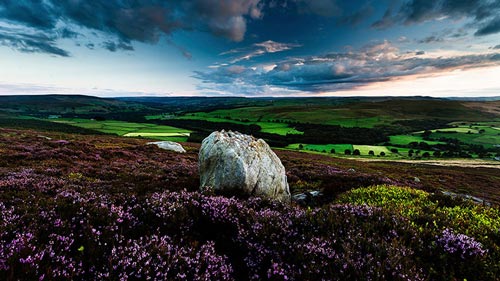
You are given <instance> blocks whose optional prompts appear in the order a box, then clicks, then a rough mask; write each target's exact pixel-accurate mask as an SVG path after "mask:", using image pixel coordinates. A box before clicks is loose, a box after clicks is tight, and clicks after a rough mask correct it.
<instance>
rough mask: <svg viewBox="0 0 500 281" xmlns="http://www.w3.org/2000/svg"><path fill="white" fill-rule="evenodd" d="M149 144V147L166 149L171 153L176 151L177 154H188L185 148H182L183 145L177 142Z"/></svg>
mask: <svg viewBox="0 0 500 281" xmlns="http://www.w3.org/2000/svg"><path fill="white" fill-rule="evenodd" d="M147 144H148V145H150V144H154V145H156V146H158V147H159V148H161V149H165V150H169V151H175V152H179V153H185V152H186V150H185V149H184V147H182V145H180V144H178V143H176V142H173V141H155V142H148V143H147Z"/></svg>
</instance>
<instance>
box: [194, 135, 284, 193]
mask: <svg viewBox="0 0 500 281" xmlns="http://www.w3.org/2000/svg"><path fill="white" fill-rule="evenodd" d="M198 161H199V162H198V165H199V169H200V188H201V189H206V188H213V189H214V190H215V191H216V192H220V193H225V194H246V195H251V196H260V197H265V198H270V199H276V200H279V201H286V202H289V201H290V190H289V188H288V182H287V179H286V174H285V167H284V166H283V164H282V163H281V161H280V159H279V158H278V156H276V154H275V153H274V152H273V151H272V150H271V148H270V147H269V145H268V144H267V143H266V142H265V141H263V140H262V139H255V138H254V137H252V136H248V135H244V134H240V133H238V132H231V131H229V132H225V131H224V130H223V131H221V132H213V133H212V134H210V136H208V137H207V138H206V139H204V140H203V142H202V144H201V149H200V155H199V160H198Z"/></svg>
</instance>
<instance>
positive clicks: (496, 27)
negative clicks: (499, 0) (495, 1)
mask: <svg viewBox="0 0 500 281" xmlns="http://www.w3.org/2000/svg"><path fill="white" fill-rule="evenodd" d="M499 12H500V11H499ZM498 32H500V16H499V17H496V18H495V19H493V20H492V21H490V22H488V23H486V24H484V25H483V26H482V27H481V28H479V29H478V30H477V31H476V33H474V34H475V35H478V36H481V35H489V34H494V33H498Z"/></svg>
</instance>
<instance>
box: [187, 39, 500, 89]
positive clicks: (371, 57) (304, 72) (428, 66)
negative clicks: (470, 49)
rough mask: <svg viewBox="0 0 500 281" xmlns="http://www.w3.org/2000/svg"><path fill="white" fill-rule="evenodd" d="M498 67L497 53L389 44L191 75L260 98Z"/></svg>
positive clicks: (206, 85)
mask: <svg viewBox="0 0 500 281" xmlns="http://www.w3.org/2000/svg"><path fill="white" fill-rule="evenodd" d="M493 65H500V53H498V52H489V53H484V54H464V55H456V54H454V55H449V56H443V55H442V54H439V55H438V56H433V55H432V54H429V53H425V52H423V51H415V52H401V51H400V50H399V49H398V48H397V47H395V46H394V45H392V44H391V43H390V42H388V41H384V42H382V43H378V44H369V45H366V46H365V47H363V48H361V49H360V50H357V51H355V52H346V53H330V54H326V55H322V56H310V57H301V58H292V59H288V60H284V61H280V62H276V63H275V64H273V65H272V66H271V67H269V66H268V65H254V66H242V65H228V66H223V67H219V68H217V69H215V70H212V71H207V72H200V71H198V72H195V75H194V77H195V78H198V79H200V80H201V81H202V82H203V84H202V86H201V87H200V89H201V90H207V89H211V90H214V91H219V92H226V93H229V94H246V95H261V94H263V93H268V91H267V90H266V89H269V88H279V89H282V90H287V91H290V90H292V91H301V92H310V93H318V92H324V91H338V90H349V89H355V88H357V87H359V86H362V85H367V84H370V83H374V82H382V81H389V80H394V79H398V78H403V77H407V76H412V75H428V76H432V75H436V74H438V73H441V72H444V71H451V70H453V69H470V68H478V67H485V66H493Z"/></svg>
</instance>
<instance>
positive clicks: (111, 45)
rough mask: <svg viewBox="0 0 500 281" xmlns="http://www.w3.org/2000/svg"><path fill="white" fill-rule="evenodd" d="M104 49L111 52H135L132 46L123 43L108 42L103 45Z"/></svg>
mask: <svg viewBox="0 0 500 281" xmlns="http://www.w3.org/2000/svg"><path fill="white" fill-rule="evenodd" d="M103 47H104V48H105V49H107V50H108V51H110V52H116V51H118V50H123V51H133V50H134V47H132V45H130V44H128V43H126V42H122V41H120V42H113V41H106V42H104V43H103Z"/></svg>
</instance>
